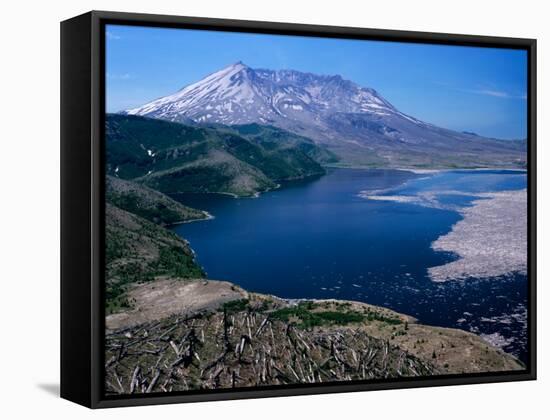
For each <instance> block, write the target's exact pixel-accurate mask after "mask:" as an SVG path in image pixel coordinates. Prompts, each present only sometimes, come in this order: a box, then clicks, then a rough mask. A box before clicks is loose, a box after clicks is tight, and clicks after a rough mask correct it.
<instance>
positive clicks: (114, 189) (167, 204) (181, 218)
mask: <svg viewBox="0 0 550 420" xmlns="http://www.w3.org/2000/svg"><path fill="white" fill-rule="evenodd" d="M105 198H106V200H107V202H109V203H111V204H114V205H115V206H117V207H118V208H120V209H122V210H126V211H128V212H130V213H134V214H136V215H138V216H140V217H143V218H144V219H147V220H149V221H150V222H153V223H157V224H159V225H162V226H165V225H171V224H174V223H180V222H186V221H190V220H197V219H204V218H207V217H208V214H207V213H205V212H204V211H202V210H196V209H193V208H191V207H187V206H184V205H183V204H180V203H178V202H177V201H175V200H172V199H171V198H170V197H168V196H167V195H165V194H162V193H160V192H158V191H155V190H153V189H151V188H148V187H146V186H144V185H141V184H138V183H136V182H132V181H126V180H123V179H120V178H116V177H113V176H107V179H106V197H105Z"/></svg>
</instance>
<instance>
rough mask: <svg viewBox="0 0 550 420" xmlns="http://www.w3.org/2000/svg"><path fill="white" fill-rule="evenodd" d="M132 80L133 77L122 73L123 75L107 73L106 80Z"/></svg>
mask: <svg viewBox="0 0 550 420" xmlns="http://www.w3.org/2000/svg"><path fill="white" fill-rule="evenodd" d="M132 78H133V77H132V75H131V74H130V73H123V74H116V73H107V79H111V80H128V79H132Z"/></svg>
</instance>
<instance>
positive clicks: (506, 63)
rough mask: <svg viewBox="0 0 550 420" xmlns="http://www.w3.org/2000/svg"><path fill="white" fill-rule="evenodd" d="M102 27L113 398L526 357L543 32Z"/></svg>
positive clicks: (107, 374) (504, 368)
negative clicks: (530, 128) (470, 42)
mask: <svg viewBox="0 0 550 420" xmlns="http://www.w3.org/2000/svg"><path fill="white" fill-rule="evenodd" d="M105 31H106V32H105V52H106V56H105V58H106V64H105V82H106V91H105V98H106V114H105V132H104V139H105V272H104V274H105V275H104V279H105V282H104V297H105V302H104V307H105V340H104V345H105V348H104V360H105V371H104V392H105V394H106V395H107V396H110V395H111V396H114V395H129V394H148V393H175V392H196V391H203V392H208V391H213V390H220V389H252V388H254V389H261V388H262V387H273V386H280V387H284V386H288V385H298V384H308V385H310V384H326V383H333V384H336V383H347V382H350V381H363V382H364V381H367V382H368V381H380V380H395V379H402V378H427V377H441V376H442V375H470V374H480V373H495V372H512V371H516V372H517V371H521V370H524V369H525V367H526V363H528V325H527V323H528V313H527V307H528V279H527V275H528V273H527V53H526V51H524V50H514V49H503V48H487V47H466V46H456V45H453V46H452V45H432V44H416V43H399V42H389V41H374V40H370V41H369V40H351V39H330V38H321V37H301V36H290V35H267V34H253V33H238V32H223V31H206V30H197V29H176V28H161V27H140V26H124V25H106V29H105Z"/></svg>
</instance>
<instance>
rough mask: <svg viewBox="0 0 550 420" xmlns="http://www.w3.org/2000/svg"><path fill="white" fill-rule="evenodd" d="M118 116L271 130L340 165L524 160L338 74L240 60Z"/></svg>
mask: <svg viewBox="0 0 550 420" xmlns="http://www.w3.org/2000/svg"><path fill="white" fill-rule="evenodd" d="M123 113H124V114H129V115H138V116H144V117H149V118H158V119H163V120H168V121H173V122H182V123H189V122H195V123H201V124H224V125H240V124H250V123H258V124H263V125H272V126H275V127H279V128H282V129H285V130H288V131H291V132H294V133H297V134H300V135H303V136H306V137H309V138H311V139H312V140H314V141H315V142H318V143H322V144H326V145H329V146H332V147H336V148H338V149H339V150H337V151H336V153H337V154H339V155H340V156H343V157H344V159H345V160H348V161H351V160H354V157H355V156H356V155H358V154H364V155H365V156H367V159H366V160H364V159H362V161H364V162H368V163H369V164H371V163H374V164H378V163H379V162H384V161H385V162H388V161H389V162H397V161H398V160H400V161H403V156H406V159H404V161H405V162H409V161H411V162H415V163H419V162H420V163H422V164H424V163H425V164H430V162H433V161H434V159H433V158H434V156H436V155H438V154H439V155H441V156H440V157H438V158H437V159H435V160H437V161H441V160H444V161H446V160H447V157H448V156H449V154H450V153H454V154H455V155H456V154H457V153H463V154H464V160H465V161H471V159H472V158H474V157H476V156H477V155H478V154H479V150H483V152H488V153H491V154H495V153H496V154H499V155H502V156H499V157H498V162H499V164H506V162H508V161H514V162H519V161H521V160H522V159H524V156H523V155H520V156H518V155H517V153H516V149H517V145H515V144H512V143H510V142H502V141H496V140H489V139H484V138H482V137H479V136H476V135H472V134H467V133H459V132H455V131H452V130H447V129H444V128H439V127H436V126H434V125H432V124H428V123H424V122H422V121H420V120H418V119H416V118H414V117H411V116H409V115H406V114H404V113H402V112H400V111H399V110H398V109H396V108H395V107H394V106H393V105H392V104H391V103H390V102H388V101H387V100H386V99H384V98H383V97H382V96H381V95H380V94H379V93H378V92H377V91H376V90H374V89H372V88H368V87H362V86H359V85H358V84H356V83H354V82H352V81H349V80H345V79H343V78H342V77H341V76H339V75H318V74H313V73H304V72H299V71H295V70H267V69H252V68H250V67H248V66H247V65H245V64H243V63H242V62H237V63H234V64H232V65H230V66H228V67H226V68H223V69H221V70H219V71H217V72H215V73H212V74H210V75H208V76H206V77H205V78H203V79H202V80H200V81H198V82H196V83H193V84H191V85H188V86H186V87H184V88H182V89H181V90H179V91H178V92H176V93H174V94H172V95H168V96H165V97H162V98H159V99H156V100H154V101H152V102H149V103H147V104H145V105H142V106H140V107H137V108H133V109H129V110H126V111H123ZM351 149H354V150H353V151H351ZM409 159H410V160H409ZM461 159H462V158H461ZM455 160H456V159H454V160H453V159H451V160H450V161H452V162H454V161H455ZM461 161H462V160H461Z"/></svg>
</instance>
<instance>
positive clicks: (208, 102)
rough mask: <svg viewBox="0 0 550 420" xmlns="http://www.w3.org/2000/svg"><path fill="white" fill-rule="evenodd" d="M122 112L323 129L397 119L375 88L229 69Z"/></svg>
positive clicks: (295, 73)
mask: <svg viewBox="0 0 550 420" xmlns="http://www.w3.org/2000/svg"><path fill="white" fill-rule="evenodd" d="M124 113H126V114H130V115H140V116H147V117H152V118H161V119H165V120H169V121H176V122H177V121H186V120H189V119H191V120H193V121H195V122H208V123H220V124H228V125H233V124H247V123H254V122H255V123H264V124H268V123H269V124H274V125H279V126H282V127H287V128H288V126H289V125H290V126H292V125H294V124H293V122H294V123H298V122H300V123H302V124H306V125H314V126H319V127H322V126H324V125H325V124H324V123H323V120H324V119H325V118H326V117H327V116H328V115H331V114H336V113H366V114H372V115H378V116H388V115H390V114H395V115H402V114H401V113H399V112H398V111H397V110H396V109H395V108H394V107H393V106H392V105H391V104H390V103H389V102H388V101H386V100H385V99H384V98H383V97H382V96H380V95H379V94H378V93H377V92H376V91H375V90H374V89H370V88H363V87H361V86H359V85H357V84H355V83H353V82H351V81H348V80H344V79H343V78H342V77H341V76H324V75H315V74H312V73H302V72H298V71H294V70H276V71H274V70H265V69H256V70H255V69H252V68H250V67H248V66H246V65H245V64H243V63H242V62H238V63H235V64H232V65H230V66H228V67H226V68H224V69H222V70H219V71H217V72H215V73H212V74H210V75H209V76H207V77H205V78H204V79H202V80H200V81H198V82H196V83H193V84H191V85H188V86H186V87H184V88H183V89H181V90H179V91H178V92H176V93H174V94H172V95H169V96H165V97H163V98H160V99H157V100H155V101H152V102H149V103H147V104H145V105H143V106H140V107H138V108H134V109H129V110H127V111H125V112H124Z"/></svg>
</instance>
